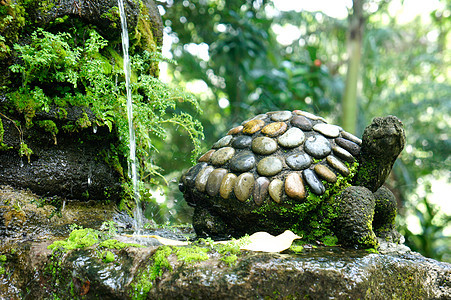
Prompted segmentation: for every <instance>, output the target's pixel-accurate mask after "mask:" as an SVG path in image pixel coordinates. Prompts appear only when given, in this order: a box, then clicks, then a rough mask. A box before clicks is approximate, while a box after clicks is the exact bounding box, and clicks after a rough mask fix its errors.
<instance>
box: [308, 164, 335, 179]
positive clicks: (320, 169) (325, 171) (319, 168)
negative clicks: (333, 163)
mask: <svg viewBox="0 0 451 300" xmlns="http://www.w3.org/2000/svg"><path fill="white" fill-rule="evenodd" d="M313 169H314V170H315V172H316V174H318V176H319V177H321V178H322V179H324V180H326V181H327V182H330V183H335V182H337V175H335V173H334V172H332V170H331V169H329V168H328V167H326V166H325V165H320V164H318V165H316V166H315V168H313Z"/></svg>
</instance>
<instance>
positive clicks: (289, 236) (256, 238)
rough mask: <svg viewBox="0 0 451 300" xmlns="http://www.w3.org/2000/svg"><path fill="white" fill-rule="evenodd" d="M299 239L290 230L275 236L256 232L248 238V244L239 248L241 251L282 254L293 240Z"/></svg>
mask: <svg viewBox="0 0 451 300" xmlns="http://www.w3.org/2000/svg"><path fill="white" fill-rule="evenodd" d="M300 238H301V237H300V236H298V235H296V234H294V233H293V232H292V231H290V230H286V231H285V232H284V233H282V234H279V235H277V236H273V235H271V234H269V233H267V232H263V231H260V232H256V233H254V234H252V235H251V236H249V240H250V243H248V244H246V245H244V246H241V247H240V249H241V250H250V251H260V252H282V251H284V250H286V249H288V248H290V246H291V244H292V243H293V241H294V240H296V239H300Z"/></svg>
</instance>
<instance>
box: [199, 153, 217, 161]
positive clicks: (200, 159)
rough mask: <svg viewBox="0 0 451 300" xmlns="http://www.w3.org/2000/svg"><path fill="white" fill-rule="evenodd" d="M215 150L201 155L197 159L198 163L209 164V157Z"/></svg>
mask: <svg viewBox="0 0 451 300" xmlns="http://www.w3.org/2000/svg"><path fill="white" fill-rule="evenodd" d="M215 151H216V150H210V151H208V152H207V153H205V154H204V155H202V156H201V157H199V159H198V160H197V161H198V162H209V161H210V158H211V156H212V155H213V153H215Z"/></svg>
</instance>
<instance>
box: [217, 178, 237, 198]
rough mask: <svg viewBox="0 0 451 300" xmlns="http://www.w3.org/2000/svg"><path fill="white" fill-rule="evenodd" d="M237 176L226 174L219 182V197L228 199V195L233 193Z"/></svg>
mask: <svg viewBox="0 0 451 300" xmlns="http://www.w3.org/2000/svg"><path fill="white" fill-rule="evenodd" d="M236 178H237V176H236V175H235V174H233V173H227V174H226V175H225V176H224V178H223V179H222V182H221V187H220V188H219V195H221V197H222V198H224V199H229V198H230V194H231V193H232V191H233V187H234V185H235V181H236Z"/></svg>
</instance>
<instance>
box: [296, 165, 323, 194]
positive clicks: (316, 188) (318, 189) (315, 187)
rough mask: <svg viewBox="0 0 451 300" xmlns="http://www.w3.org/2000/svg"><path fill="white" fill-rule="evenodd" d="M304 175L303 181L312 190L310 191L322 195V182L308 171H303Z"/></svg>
mask: <svg viewBox="0 0 451 300" xmlns="http://www.w3.org/2000/svg"><path fill="white" fill-rule="evenodd" d="M302 173H303V174H304V179H305V181H306V182H307V184H308V185H309V187H310V188H311V189H312V191H313V192H314V193H315V194H317V195H322V194H324V192H325V191H326V189H325V187H324V185H323V184H322V182H321V181H320V180H319V179H318V177H316V175H315V173H314V172H313V171H312V170H310V169H307V170H304V171H303V172H302Z"/></svg>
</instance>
